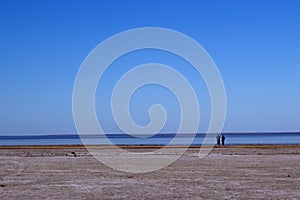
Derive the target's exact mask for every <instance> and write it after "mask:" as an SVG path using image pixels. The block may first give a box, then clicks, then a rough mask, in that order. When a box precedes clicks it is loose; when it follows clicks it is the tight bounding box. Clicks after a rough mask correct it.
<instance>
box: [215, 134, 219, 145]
mask: <svg viewBox="0 0 300 200" xmlns="http://www.w3.org/2000/svg"><path fill="white" fill-rule="evenodd" d="M216 139H217V146H220V135H217V136H216Z"/></svg>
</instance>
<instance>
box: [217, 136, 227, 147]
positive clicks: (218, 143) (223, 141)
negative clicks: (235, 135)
mask: <svg viewBox="0 0 300 200" xmlns="http://www.w3.org/2000/svg"><path fill="white" fill-rule="evenodd" d="M216 139H217V146H220V140H222V146H225V136H224V135H223V134H221V135H217V136H216Z"/></svg>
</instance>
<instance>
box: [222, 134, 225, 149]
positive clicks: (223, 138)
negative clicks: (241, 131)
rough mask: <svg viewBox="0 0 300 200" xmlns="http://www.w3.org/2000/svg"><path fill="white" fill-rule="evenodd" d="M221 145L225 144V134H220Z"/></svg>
mask: <svg viewBox="0 0 300 200" xmlns="http://www.w3.org/2000/svg"><path fill="white" fill-rule="evenodd" d="M222 146H225V136H224V135H222Z"/></svg>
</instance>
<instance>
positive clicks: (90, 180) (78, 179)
mask: <svg viewBox="0 0 300 200" xmlns="http://www.w3.org/2000/svg"><path fill="white" fill-rule="evenodd" d="M140 150H144V149H140ZM147 151H149V149H147ZM72 152H74V153H75V154H74V153H72ZM196 152H197V150H196V149H190V150H188V151H187V152H186V153H185V154H184V155H183V156H182V157H181V158H180V159H179V160H177V161H176V162H175V163H173V164H171V165H169V166H168V167H166V168H164V169H161V170H158V171H155V172H150V173H146V174H129V173H124V172H119V171H116V170H114V169H111V168H108V167H106V166H104V165H103V164H101V163H100V162H99V161H97V160H96V159H95V158H93V157H92V156H90V155H89V153H88V152H87V151H86V150H85V149H83V148H78V147H77V148H75V147H68V148H67V147H64V148H63V147H60V148H57V147H52V148H45V147H43V148H36V147H35V148H31V147H30V148H0V199H1V200H2V199H25V200H26V199H31V200H32V199H174V198H179V199H300V147H299V146H298V147H297V146H296V147H295V146H294V147H286V146H285V147H284V146H282V147H276V148H275V147H270V146H265V147H262V146H260V147H258V146H256V147H255V146H250V147H248V148H247V147H243V148H242V147H227V148H214V149H213V151H212V152H211V153H210V154H209V155H208V156H207V157H205V158H204V159H199V158H198V157H197V156H195V155H196Z"/></svg>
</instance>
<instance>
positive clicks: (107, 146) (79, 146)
mask: <svg viewBox="0 0 300 200" xmlns="http://www.w3.org/2000/svg"><path fill="white" fill-rule="evenodd" d="M117 147H119V148H123V149H155V148H186V147H187V146H180V145H176V146H175V145H173V146H163V145H119V146H114V145H3V146H0V150H1V149H73V148H75V149H76V148H78V149H84V148H95V149H109V148H117ZM212 147H213V148H300V144H243V145H225V146H220V147H217V146H200V145H193V146H189V147H188V148H212Z"/></svg>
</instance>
